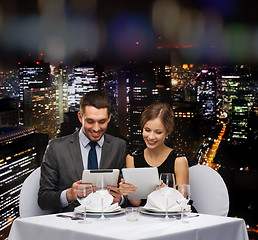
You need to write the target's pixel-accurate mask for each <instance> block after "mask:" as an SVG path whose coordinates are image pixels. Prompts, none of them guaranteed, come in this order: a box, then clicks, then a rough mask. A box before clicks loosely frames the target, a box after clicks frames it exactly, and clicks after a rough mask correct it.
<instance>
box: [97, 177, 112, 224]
mask: <svg viewBox="0 0 258 240" xmlns="http://www.w3.org/2000/svg"><path fill="white" fill-rule="evenodd" d="M100 186H101V187H100V188H99V189H98V190H97V192H98V194H99V196H100V198H101V217H100V218H98V221H108V220H110V219H109V218H106V217H105V216H104V197H105V196H106V195H107V194H109V189H108V188H107V187H105V184H104V176H103V174H102V176H101V184H100Z"/></svg>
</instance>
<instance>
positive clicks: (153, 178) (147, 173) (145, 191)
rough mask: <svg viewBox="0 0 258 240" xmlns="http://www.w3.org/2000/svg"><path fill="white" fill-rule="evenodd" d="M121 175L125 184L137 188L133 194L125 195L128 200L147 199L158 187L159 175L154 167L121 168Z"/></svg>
mask: <svg viewBox="0 0 258 240" xmlns="http://www.w3.org/2000/svg"><path fill="white" fill-rule="evenodd" d="M122 173H123V178H124V180H125V183H130V184H132V185H134V186H135V187H137V190H136V191H135V192H132V193H129V194H128V195H127V197H128V199H147V196H148V195H149V194H150V193H151V192H153V191H155V190H156V187H157V186H158V185H159V173H158V169H157V168H156V167H146V168H123V169H122Z"/></svg>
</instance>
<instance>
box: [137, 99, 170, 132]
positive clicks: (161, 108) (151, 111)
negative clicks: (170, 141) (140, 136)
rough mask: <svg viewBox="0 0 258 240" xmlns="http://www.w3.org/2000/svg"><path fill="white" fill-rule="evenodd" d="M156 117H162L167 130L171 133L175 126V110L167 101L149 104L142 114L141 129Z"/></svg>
mask: <svg viewBox="0 0 258 240" xmlns="http://www.w3.org/2000/svg"><path fill="white" fill-rule="evenodd" d="M155 118H160V120H161V122H162V123H163V125H164V127H165V129H166V131H167V132H168V134H170V133H171V132H172V131H173V127H174V112H173V110H172V109H171V107H170V106H169V105H168V104H167V103H162V102H156V103H153V104H151V105H150V106H148V107H147V108H146V109H145V110H144V111H143V113H142V115H141V120H140V125H141V129H143V128H144V126H145V124H146V123H147V122H148V121H150V120H153V119H155Z"/></svg>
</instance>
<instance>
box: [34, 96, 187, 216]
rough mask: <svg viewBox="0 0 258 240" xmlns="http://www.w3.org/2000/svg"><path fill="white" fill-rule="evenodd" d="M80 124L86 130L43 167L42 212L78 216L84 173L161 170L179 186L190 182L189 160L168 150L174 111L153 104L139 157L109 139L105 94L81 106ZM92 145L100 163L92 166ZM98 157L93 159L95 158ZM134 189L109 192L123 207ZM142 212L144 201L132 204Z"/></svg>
mask: <svg viewBox="0 0 258 240" xmlns="http://www.w3.org/2000/svg"><path fill="white" fill-rule="evenodd" d="M78 118H79V120H80V122H81V124H82V127H81V129H80V130H79V131H76V132H75V133H73V134H72V135H68V136H65V137H62V138H58V139H53V140H51V141H50V142H49V144H48V147H47V149H46V152H45V155H44V158H43V161H42V164H41V178H40V189H39V193H38V203H39V206H40V207H41V208H42V209H44V210H47V209H48V210H52V211H53V212H64V211H73V209H74V208H75V207H76V206H78V205H79V204H78V202H77V201H75V200H76V188H77V185H78V184H80V183H81V177H82V172H83V170H84V169H96V168H99V169H115V168H116V169H122V168H123V167H125V165H126V167H129V168H132V167H158V170H159V173H162V172H174V173H175V176H176V180H177V183H180V184H187V183H188V181H189V174H188V163H187V160H186V158H185V157H184V156H179V155H178V154H177V152H176V151H175V150H173V149H171V148H169V147H167V146H166V145H165V144H164V141H165V139H166V137H167V136H168V135H169V134H170V133H171V132H172V129H173V125H174V119H173V113H172V110H171V108H170V107H169V106H168V105H167V104H164V103H154V104H152V105H150V106H149V107H147V108H146V109H145V111H144V112H143V113H142V116H141V128H142V130H143V139H144V141H145V143H146V146H147V148H146V149H145V150H144V151H143V152H142V154H140V155H138V156H134V157H132V156H130V155H127V156H126V154H127V147H126V145H127V144H126V141H124V140H122V139H120V138H117V137H113V136H110V135H108V134H105V132H106V129H107V126H108V123H109V121H110V118H111V104H110V100H109V98H108V96H107V95H106V94H105V93H102V92H98V91H92V92H89V93H86V94H85V95H84V96H83V97H82V99H81V101H80V111H79V112H78ZM92 143H94V147H93V148H94V152H95V153H94V154H95V155H96V162H95V163H94V164H93V166H92V158H91V156H92V151H93V150H92V147H91V145H92ZM94 154H93V155H94ZM134 190H135V188H134V187H133V186H132V185H130V184H128V183H125V182H124V180H123V179H121V182H120V184H119V187H118V186H110V194H111V195H112V196H113V199H114V200H113V201H114V203H116V202H118V203H119V204H120V205H122V204H123V203H124V202H125V201H124V197H123V196H125V195H127V194H128V193H130V192H132V191H134ZM130 202H131V204H132V205H134V206H139V205H140V204H141V200H137V199H134V200H130Z"/></svg>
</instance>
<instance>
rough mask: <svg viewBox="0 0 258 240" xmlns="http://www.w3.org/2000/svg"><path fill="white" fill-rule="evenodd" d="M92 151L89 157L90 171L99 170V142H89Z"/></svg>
mask: <svg viewBox="0 0 258 240" xmlns="http://www.w3.org/2000/svg"><path fill="white" fill-rule="evenodd" d="M89 145H90V147H91V148H90V151H89V156H88V169H98V161H97V153H96V149H95V147H96V145H97V142H89Z"/></svg>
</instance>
